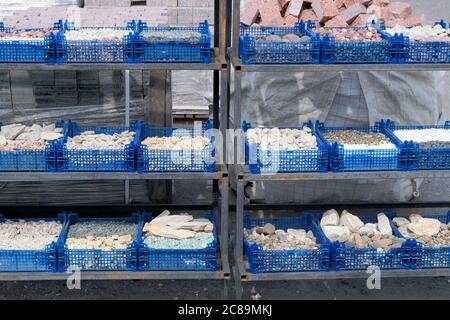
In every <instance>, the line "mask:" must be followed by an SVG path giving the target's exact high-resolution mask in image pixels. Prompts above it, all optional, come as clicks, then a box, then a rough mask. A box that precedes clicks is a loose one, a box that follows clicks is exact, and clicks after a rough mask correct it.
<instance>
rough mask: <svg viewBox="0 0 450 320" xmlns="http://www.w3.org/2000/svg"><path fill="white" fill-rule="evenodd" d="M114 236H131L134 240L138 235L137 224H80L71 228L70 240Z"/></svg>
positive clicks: (91, 222) (100, 222)
mask: <svg viewBox="0 0 450 320" xmlns="http://www.w3.org/2000/svg"><path fill="white" fill-rule="evenodd" d="M112 235H117V236H126V235H131V236H132V238H135V237H136V235H137V227H136V224H134V223H130V222H118V221H95V222H94V221H90V222H78V223H76V224H73V225H71V226H70V228H69V233H68V238H85V237H87V236H93V237H110V236H112Z"/></svg>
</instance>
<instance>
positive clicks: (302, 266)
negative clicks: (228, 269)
mask: <svg viewBox="0 0 450 320" xmlns="http://www.w3.org/2000/svg"><path fill="white" fill-rule="evenodd" d="M266 223H271V224H273V225H274V226H275V227H276V228H277V229H283V230H287V229H304V230H306V231H310V230H311V231H312V232H313V233H314V236H315V237H316V238H317V243H319V244H320V248H319V249H309V250H264V249H263V248H261V247H259V246H258V245H256V244H254V243H253V244H252V243H250V242H248V240H247V239H245V238H244V250H245V254H246V256H247V258H248V262H249V264H250V271H251V272H252V273H265V272H303V271H330V264H331V243H330V241H329V240H328V239H327V238H326V237H325V235H324V234H323V231H322V230H321V229H320V228H319V227H318V226H317V224H315V223H314V222H313V221H312V215H311V214H309V213H304V214H303V215H302V216H300V217H289V218H253V217H250V216H249V215H245V216H244V228H246V229H249V230H250V229H251V228H254V227H260V226H264V225H265V224H266Z"/></svg>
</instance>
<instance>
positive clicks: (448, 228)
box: [392, 214, 450, 247]
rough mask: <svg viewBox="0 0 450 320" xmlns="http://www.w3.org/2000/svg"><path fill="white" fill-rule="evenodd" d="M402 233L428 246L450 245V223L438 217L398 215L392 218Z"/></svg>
mask: <svg viewBox="0 0 450 320" xmlns="http://www.w3.org/2000/svg"><path fill="white" fill-rule="evenodd" d="M392 221H393V222H394V224H395V225H396V226H397V227H398V230H399V231H400V233H401V234H402V235H403V236H404V237H406V238H409V239H416V240H417V241H418V242H420V243H423V244H424V245H425V246H427V247H449V246H450V223H449V224H445V223H441V222H440V221H439V220H437V219H430V218H424V217H422V216H420V215H418V214H412V215H410V216H409V219H407V218H404V217H396V218H394V219H393V220H392Z"/></svg>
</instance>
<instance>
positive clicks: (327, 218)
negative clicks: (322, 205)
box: [320, 209, 339, 227]
mask: <svg viewBox="0 0 450 320" xmlns="http://www.w3.org/2000/svg"><path fill="white" fill-rule="evenodd" d="M338 225H339V213H338V212H337V211H336V210H334V209H331V210H327V211H325V212H324V214H323V215H322V219H321V220H320V226H321V227H323V226H338Z"/></svg>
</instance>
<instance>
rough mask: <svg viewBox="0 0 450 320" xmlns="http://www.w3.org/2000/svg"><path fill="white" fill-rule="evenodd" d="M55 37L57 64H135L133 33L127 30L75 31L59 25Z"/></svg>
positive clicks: (121, 28) (73, 27)
mask: <svg viewBox="0 0 450 320" xmlns="http://www.w3.org/2000/svg"><path fill="white" fill-rule="evenodd" d="M55 27H58V28H59V30H60V31H59V32H58V34H57V35H56V48H57V62H58V63H89V62H91V63H133V46H134V44H133V40H134V29H133V26H132V24H129V26H127V27H111V28H106V27H102V28H96V27H91V28H88V27H84V28H76V27H75V26H74V25H73V24H72V23H69V22H67V21H66V22H62V21H60V22H59V23H57V24H56V25H55Z"/></svg>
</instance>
